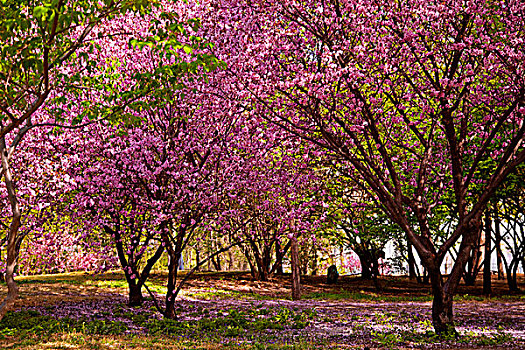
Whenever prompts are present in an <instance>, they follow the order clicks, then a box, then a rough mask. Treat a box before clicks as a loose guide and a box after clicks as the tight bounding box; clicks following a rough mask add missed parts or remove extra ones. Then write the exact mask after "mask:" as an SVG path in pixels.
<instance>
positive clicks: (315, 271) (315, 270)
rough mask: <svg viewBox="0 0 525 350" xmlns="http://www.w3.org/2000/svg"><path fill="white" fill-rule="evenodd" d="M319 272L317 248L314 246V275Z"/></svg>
mask: <svg viewBox="0 0 525 350" xmlns="http://www.w3.org/2000/svg"><path fill="white" fill-rule="evenodd" d="M314 244H315V243H314ZM318 272H319V267H318V264H317V249H316V248H315V246H314V247H313V252H312V276H316V275H317V273H318Z"/></svg>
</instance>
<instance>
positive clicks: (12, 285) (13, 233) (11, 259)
mask: <svg viewBox="0 0 525 350" xmlns="http://www.w3.org/2000/svg"><path fill="white" fill-rule="evenodd" d="M0 154H1V158H2V171H3V173H4V182H5V185H6V189H7V196H8V200H9V204H10V205H11V224H10V225H9V231H8V233H7V256H6V258H7V262H6V270H5V282H6V284H7V295H6V297H5V298H4V300H3V301H2V303H1V304H0V320H1V319H2V318H4V316H5V314H6V313H7V311H9V309H11V308H12V307H13V305H14V303H15V300H16V298H17V297H18V286H17V285H16V282H15V278H14V274H15V270H16V265H17V263H18V255H19V253H20V242H19V239H20V238H19V237H18V231H19V229H20V224H21V221H20V220H21V217H22V213H21V211H20V207H19V204H18V199H17V196H16V190H15V185H14V183H13V178H12V175H11V169H10V167H9V161H8V154H7V147H6V144H5V138H4V137H2V138H1V139H0Z"/></svg>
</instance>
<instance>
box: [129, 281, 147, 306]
mask: <svg viewBox="0 0 525 350" xmlns="http://www.w3.org/2000/svg"><path fill="white" fill-rule="evenodd" d="M128 288H129V293H128V298H129V299H128V305H129V306H141V305H142V303H143V302H144V297H143V296H142V285H141V284H139V283H130V284H128Z"/></svg>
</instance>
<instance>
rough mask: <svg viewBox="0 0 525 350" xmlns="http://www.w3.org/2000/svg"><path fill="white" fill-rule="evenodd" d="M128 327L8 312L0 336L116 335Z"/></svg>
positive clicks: (111, 323) (0, 322) (122, 324)
mask: <svg viewBox="0 0 525 350" xmlns="http://www.w3.org/2000/svg"><path fill="white" fill-rule="evenodd" d="M127 329H128V327H127V326H126V325H125V324H124V323H123V322H121V321H106V320H90V321H88V320H82V319H80V320H74V319H71V318H61V319H56V318H54V317H52V316H46V315H41V314H40V313H39V312H37V311H31V310H27V311H18V312H12V311H10V312H8V313H7V314H6V316H5V317H4V318H3V319H2V320H1V321H0V335H3V336H7V335H24V334H37V335H50V334H54V333H59V332H72V331H75V332H80V333H83V334H100V335H118V334H122V333H123V332H125V331H126V330H127Z"/></svg>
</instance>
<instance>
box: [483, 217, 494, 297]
mask: <svg viewBox="0 0 525 350" xmlns="http://www.w3.org/2000/svg"><path fill="white" fill-rule="evenodd" d="M491 233H492V220H491V218H490V211H489V210H486V211H485V257H484V264H483V294H485V295H490V294H492V273H491V270H490V268H491V267H490V261H491V257H492V256H491V247H490V245H491V244H490V243H491Z"/></svg>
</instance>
